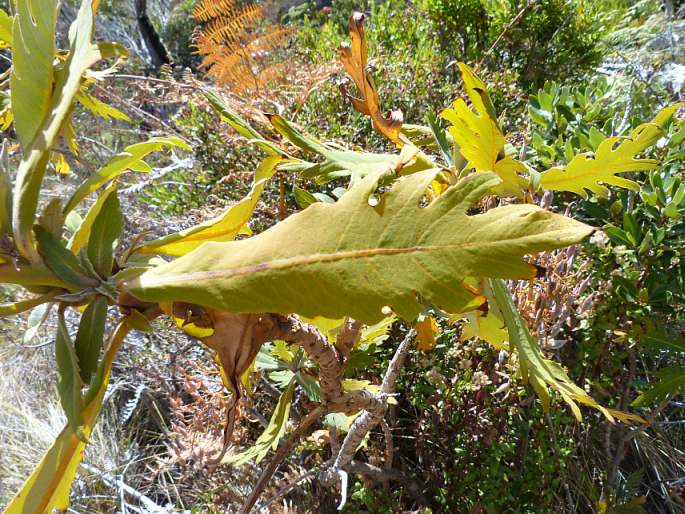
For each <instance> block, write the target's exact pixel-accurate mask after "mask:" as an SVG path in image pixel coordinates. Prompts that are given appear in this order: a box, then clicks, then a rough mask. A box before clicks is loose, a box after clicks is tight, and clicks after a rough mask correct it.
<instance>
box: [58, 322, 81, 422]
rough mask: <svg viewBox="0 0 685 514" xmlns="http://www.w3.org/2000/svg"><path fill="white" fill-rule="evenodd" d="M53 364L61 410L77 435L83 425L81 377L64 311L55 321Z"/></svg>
mask: <svg viewBox="0 0 685 514" xmlns="http://www.w3.org/2000/svg"><path fill="white" fill-rule="evenodd" d="M55 362H56V363H57V391H58V392H59V399H60V402H61V403H62V408H63V409H64V412H65V413H66V415H67V424H68V425H69V426H70V427H71V429H72V430H73V431H74V432H75V433H78V432H80V428H79V427H80V426H81V425H83V413H82V412H81V411H82V410H83V396H82V395H81V388H82V386H83V382H81V375H80V371H79V366H78V358H77V357H76V351H75V349H74V343H73V342H72V341H71V337H70V336H69V331H68V330H67V325H66V323H65V321H64V311H62V310H60V311H59V316H58V319H57V336H56V338H55Z"/></svg>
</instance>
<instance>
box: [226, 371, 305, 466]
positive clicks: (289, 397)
mask: <svg viewBox="0 0 685 514" xmlns="http://www.w3.org/2000/svg"><path fill="white" fill-rule="evenodd" d="M294 392H295V381H294V380H292V381H291V382H290V385H288V388H287V389H286V390H285V391H283V393H282V394H281V396H280V398H279V399H278V404H277V405H276V410H275V411H274V413H273V415H272V416H271V420H270V421H269V425H268V426H267V427H266V429H264V432H263V433H262V435H260V436H259V437H258V438H257V440H256V441H255V444H254V445H253V446H252V447H250V448H248V449H247V450H245V451H244V452H242V453H239V454H237V455H229V456H226V457H224V459H223V460H222V463H226V462H231V463H233V464H242V463H244V462H247V461H248V460H251V459H255V462H256V463H257V464H259V462H260V461H261V460H262V459H263V458H264V457H266V454H267V453H269V449H272V450H275V449H276V448H278V442H279V441H280V440H281V438H282V437H283V434H285V429H286V424H287V423H288V418H289V417H290V404H291V403H292V401H293V393H294Z"/></svg>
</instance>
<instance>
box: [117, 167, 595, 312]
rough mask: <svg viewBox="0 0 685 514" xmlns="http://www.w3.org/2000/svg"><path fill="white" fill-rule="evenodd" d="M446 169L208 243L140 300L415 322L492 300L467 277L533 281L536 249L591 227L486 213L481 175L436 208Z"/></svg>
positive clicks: (155, 279)
mask: <svg viewBox="0 0 685 514" xmlns="http://www.w3.org/2000/svg"><path fill="white" fill-rule="evenodd" d="M437 174H438V171H437V170H429V171H423V172H419V173H415V174H413V175H409V176H407V177H405V178H404V179H403V180H401V181H399V182H398V183H396V184H395V185H394V186H393V188H392V189H391V190H390V191H389V192H387V193H385V194H384V195H382V196H381V197H380V200H379V201H378V203H377V205H375V206H371V205H369V198H370V196H371V195H372V194H373V193H374V192H375V191H376V188H377V186H378V183H379V180H380V179H381V178H382V177H381V176H380V175H375V176H369V177H367V178H365V179H364V180H362V181H361V182H360V183H359V184H357V185H356V186H354V187H353V188H352V189H351V190H350V191H349V192H347V193H346V194H345V195H344V196H343V197H342V198H341V199H340V200H339V201H338V202H337V203H335V204H325V203H316V204H314V205H311V206H310V207H309V208H307V209H305V210H304V211H302V212H299V213H297V214H294V215H292V216H290V217H289V218H288V219H286V220H285V221H283V222H282V223H279V224H278V225H276V226H274V227H272V228H270V229H268V230H266V231H265V232H263V233H261V234H259V235H257V236H255V237H252V238H248V239H244V240H241V241H232V242H227V243H206V244H205V245H203V246H201V247H200V248H198V249H197V250H194V251H193V252H191V253H189V254H187V255H185V256H183V257H181V258H179V259H177V260H175V261H173V262H170V263H168V264H164V265H161V266H159V267H157V268H155V269H153V270H150V271H147V272H146V273H144V274H143V275H141V276H139V277H136V278H134V279H131V280H129V281H127V282H125V283H124V284H122V287H123V288H124V289H125V290H128V291H129V292H130V293H132V294H133V295H134V296H136V297H138V298H140V299H141V300H145V301H151V302H164V301H173V300H182V301H185V302H190V303H194V304H198V305H204V306H207V307H212V308H216V309H221V310H226V311H230V312H246V313H247V312H277V313H281V314H290V313H293V312H295V313H298V314H301V315H303V316H306V317H308V318H313V317H315V316H323V317H326V318H332V319H338V318H343V317H344V316H351V317H352V318H354V319H357V320H358V321H360V322H362V323H367V324H373V323H375V322H378V321H380V320H381V319H382V318H383V317H384V314H383V307H384V306H390V307H391V308H392V309H393V310H394V311H395V312H396V313H397V314H398V315H399V316H401V317H402V318H404V319H406V320H414V319H415V318H416V316H417V315H418V314H419V313H420V312H421V311H422V310H423V309H424V304H426V303H428V304H432V305H435V306H437V307H439V308H441V309H443V310H445V311H447V312H463V311H464V310H470V309H472V308H474V306H477V305H478V304H480V303H482V302H483V300H484V299H483V298H482V297H479V296H478V295H476V294H474V293H473V292H472V290H471V289H470V288H466V287H464V285H463V281H464V279H465V278H466V277H474V276H475V277H479V276H484V277H501V278H532V277H534V276H535V274H536V269H535V267H534V266H532V265H530V264H527V263H526V262H524V261H523V260H522V257H523V256H524V255H526V254H532V253H537V252H541V251H545V250H552V249H555V248H561V247H563V246H567V245H570V244H573V243H576V242H578V241H579V240H581V239H582V238H583V237H585V236H586V235H588V234H589V233H590V232H591V231H592V228H590V227H588V226H587V225H584V224H582V223H580V222H577V221H575V220H572V219H569V218H565V217H563V216H559V215H556V214H553V213H551V212H548V211H544V210H542V209H540V208H538V207H536V206H533V205H508V206H505V207H499V208H496V209H492V210H490V211H488V212H487V213H485V214H478V215H468V214H467V211H468V210H469V209H470V208H471V207H472V206H473V205H475V203H476V202H477V201H478V200H479V199H480V198H481V197H482V196H483V195H485V194H488V193H489V191H490V190H491V188H492V187H493V186H496V185H497V184H499V183H500V179H498V178H497V177H496V176H495V175H494V174H491V173H478V174H475V175H472V176H470V177H468V178H466V179H464V180H462V181H460V182H459V183H457V184H455V185H453V186H450V187H449V188H447V189H446V190H445V192H444V193H443V194H442V195H441V196H440V197H439V198H438V199H437V200H435V201H433V202H432V203H431V204H430V205H428V206H426V207H421V205H420V204H421V202H422V201H423V199H424V192H425V191H426V189H427V188H428V186H429V185H430V184H431V183H432V181H433V180H434V178H435V177H436V176H437Z"/></svg>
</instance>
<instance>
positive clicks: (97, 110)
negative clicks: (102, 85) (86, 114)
mask: <svg viewBox="0 0 685 514" xmlns="http://www.w3.org/2000/svg"><path fill="white" fill-rule="evenodd" d="M76 99H77V100H78V102H79V103H80V104H81V105H82V106H83V107H85V108H86V109H88V110H89V111H90V112H91V113H93V114H95V115H96V116H100V117H101V118H103V119H105V120H110V119H115V120H121V121H131V119H130V118H129V117H128V116H127V115H126V114H124V113H123V112H121V111H120V110H119V109H117V108H115V107H112V106H111V105H109V104H106V103H105V102H103V101H102V100H100V99H98V98H96V97H94V96H93V95H91V94H89V93H86V92H84V91H81V92H80V93H79V94H78V95H76Z"/></svg>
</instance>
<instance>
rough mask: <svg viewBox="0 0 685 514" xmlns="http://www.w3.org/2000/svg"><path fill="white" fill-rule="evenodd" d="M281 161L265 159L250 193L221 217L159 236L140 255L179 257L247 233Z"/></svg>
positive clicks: (141, 249)
mask: <svg viewBox="0 0 685 514" xmlns="http://www.w3.org/2000/svg"><path fill="white" fill-rule="evenodd" d="M280 161H281V157H280V156H279V155H272V156H270V157H267V158H266V159H265V160H264V161H263V162H262V163H261V164H260V165H259V168H258V169H257V171H256V172H255V180H254V184H253V185H252V189H251V190H250V193H249V194H248V195H247V196H246V197H245V198H243V199H242V200H241V201H239V202H238V203H236V204H235V205H232V206H231V207H229V208H228V209H227V210H226V212H224V214H222V215H221V216H218V217H216V218H214V219H211V220H209V221H206V222H204V223H201V224H200V225H196V226H194V227H191V228H189V229H186V230H182V231H180V232H176V233H174V234H169V235H168V236H164V237H160V238H159V239H155V240H153V241H149V242H148V243H145V245H143V246H142V247H141V248H139V249H138V252H140V253H155V254H166V255H174V256H181V255H185V254H187V253H188V252H190V251H192V250H194V249H196V248H197V247H198V246H200V245H201V244H203V243H205V242H207V241H232V240H233V239H235V237H236V236H237V235H238V234H240V233H246V232H247V233H248V234H249V233H250V232H249V229H248V228H247V227H246V223H247V222H248V221H249V220H250V217H251V216H252V213H253V212H254V209H255V207H256V206H257V202H259V199H260V197H261V194H262V191H264V187H265V186H266V183H267V182H268V181H269V179H270V178H271V177H272V176H273V174H274V173H275V171H276V165H277V164H278V163H279V162H280Z"/></svg>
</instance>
